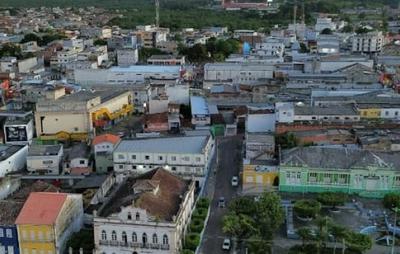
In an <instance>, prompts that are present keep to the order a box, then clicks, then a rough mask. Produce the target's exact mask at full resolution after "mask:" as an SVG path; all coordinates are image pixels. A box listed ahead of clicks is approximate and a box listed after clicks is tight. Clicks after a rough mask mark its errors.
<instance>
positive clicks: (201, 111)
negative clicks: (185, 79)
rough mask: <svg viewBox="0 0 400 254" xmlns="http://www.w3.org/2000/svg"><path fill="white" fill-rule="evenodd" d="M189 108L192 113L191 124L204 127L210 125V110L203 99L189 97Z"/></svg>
mask: <svg viewBox="0 0 400 254" xmlns="http://www.w3.org/2000/svg"><path fill="white" fill-rule="evenodd" d="M190 108H191V111H192V124H193V125H194V126H206V125H210V124H211V115H210V110H209V109H208V104H207V102H206V100H205V98H204V97H200V96H192V97H190Z"/></svg>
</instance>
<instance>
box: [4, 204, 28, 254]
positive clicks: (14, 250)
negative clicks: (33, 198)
mask: <svg viewBox="0 0 400 254" xmlns="http://www.w3.org/2000/svg"><path fill="white" fill-rule="evenodd" d="M23 204H24V203H23V202H15V201H11V200H2V201H0V253H4V254H19V244H18V233H17V226H16V225H15V224H14V223H15V219H16V218H17V216H18V214H19V212H20V210H21V208H22V206H23Z"/></svg>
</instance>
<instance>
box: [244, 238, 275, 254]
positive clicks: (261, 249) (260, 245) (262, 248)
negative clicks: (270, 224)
mask: <svg viewBox="0 0 400 254" xmlns="http://www.w3.org/2000/svg"><path fill="white" fill-rule="evenodd" d="M246 245H247V247H248V250H249V253H251V254H267V253H271V241H270V240H266V239H265V238H264V237H261V236H259V235H253V236H251V237H250V238H249V239H247V241H246Z"/></svg>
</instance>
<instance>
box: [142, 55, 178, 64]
mask: <svg viewBox="0 0 400 254" xmlns="http://www.w3.org/2000/svg"><path fill="white" fill-rule="evenodd" d="M147 63H148V64H151V65H184V64H185V56H174V55H152V56H151V57H149V58H148V59H147Z"/></svg>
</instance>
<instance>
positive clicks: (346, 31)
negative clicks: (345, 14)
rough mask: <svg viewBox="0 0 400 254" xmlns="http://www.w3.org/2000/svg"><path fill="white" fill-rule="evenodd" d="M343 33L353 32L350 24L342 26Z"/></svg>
mask: <svg viewBox="0 0 400 254" xmlns="http://www.w3.org/2000/svg"><path fill="white" fill-rule="evenodd" d="M342 32H343V33H351V32H353V27H352V26H351V25H346V26H344V27H343V28H342Z"/></svg>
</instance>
